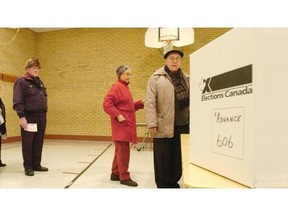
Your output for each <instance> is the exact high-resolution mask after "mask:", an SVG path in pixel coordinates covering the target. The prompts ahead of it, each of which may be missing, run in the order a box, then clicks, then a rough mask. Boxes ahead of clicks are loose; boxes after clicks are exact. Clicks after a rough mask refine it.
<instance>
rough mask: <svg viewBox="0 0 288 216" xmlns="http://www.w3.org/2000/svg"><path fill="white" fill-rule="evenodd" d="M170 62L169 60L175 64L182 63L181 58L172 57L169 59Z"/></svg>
mask: <svg viewBox="0 0 288 216" xmlns="http://www.w3.org/2000/svg"><path fill="white" fill-rule="evenodd" d="M168 60H169V61H172V62H174V61H176V62H180V61H181V58H180V57H177V58H174V57H170V58H168Z"/></svg>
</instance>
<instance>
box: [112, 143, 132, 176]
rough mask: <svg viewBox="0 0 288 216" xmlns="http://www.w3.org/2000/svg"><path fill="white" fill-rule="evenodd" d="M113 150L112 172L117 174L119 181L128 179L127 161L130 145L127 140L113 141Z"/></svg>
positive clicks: (128, 159)
mask: <svg viewBox="0 0 288 216" xmlns="http://www.w3.org/2000/svg"><path fill="white" fill-rule="evenodd" d="M114 145H115V151H114V158H113V163H112V173H114V174H115V175H119V178H120V180H121V181H124V180H127V179H130V173H129V172H128V169H129V161H130V145H129V142H124V141H114Z"/></svg>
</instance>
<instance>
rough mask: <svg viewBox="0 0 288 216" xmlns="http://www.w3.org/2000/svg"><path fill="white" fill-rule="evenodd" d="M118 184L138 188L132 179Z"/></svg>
mask: <svg viewBox="0 0 288 216" xmlns="http://www.w3.org/2000/svg"><path fill="white" fill-rule="evenodd" d="M120 183H121V184H123V185H127V186H131V187H137V186H138V184H137V183H136V182H134V181H133V180H132V179H127V180H124V181H120Z"/></svg>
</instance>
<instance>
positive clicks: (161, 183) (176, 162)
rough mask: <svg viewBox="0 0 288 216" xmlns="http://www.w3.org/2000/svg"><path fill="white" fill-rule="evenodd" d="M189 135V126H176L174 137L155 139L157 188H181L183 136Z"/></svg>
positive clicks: (154, 154)
mask: <svg viewBox="0 0 288 216" xmlns="http://www.w3.org/2000/svg"><path fill="white" fill-rule="evenodd" d="M184 133H185V134H187V133H189V125H186V126H175V127H174V137H172V138H154V139H153V142H154V143H153V148H154V149H153V156H154V174H155V182H156V185H157V188H180V185H179V184H178V181H179V180H180V178H181V176H182V157H181V134H184Z"/></svg>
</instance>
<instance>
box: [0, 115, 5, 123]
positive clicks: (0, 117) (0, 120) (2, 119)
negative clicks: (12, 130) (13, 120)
mask: <svg viewBox="0 0 288 216" xmlns="http://www.w3.org/2000/svg"><path fill="white" fill-rule="evenodd" d="M4 122H5V121H4V118H3V116H2V114H1V115H0V125H1V124H3V123H4Z"/></svg>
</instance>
